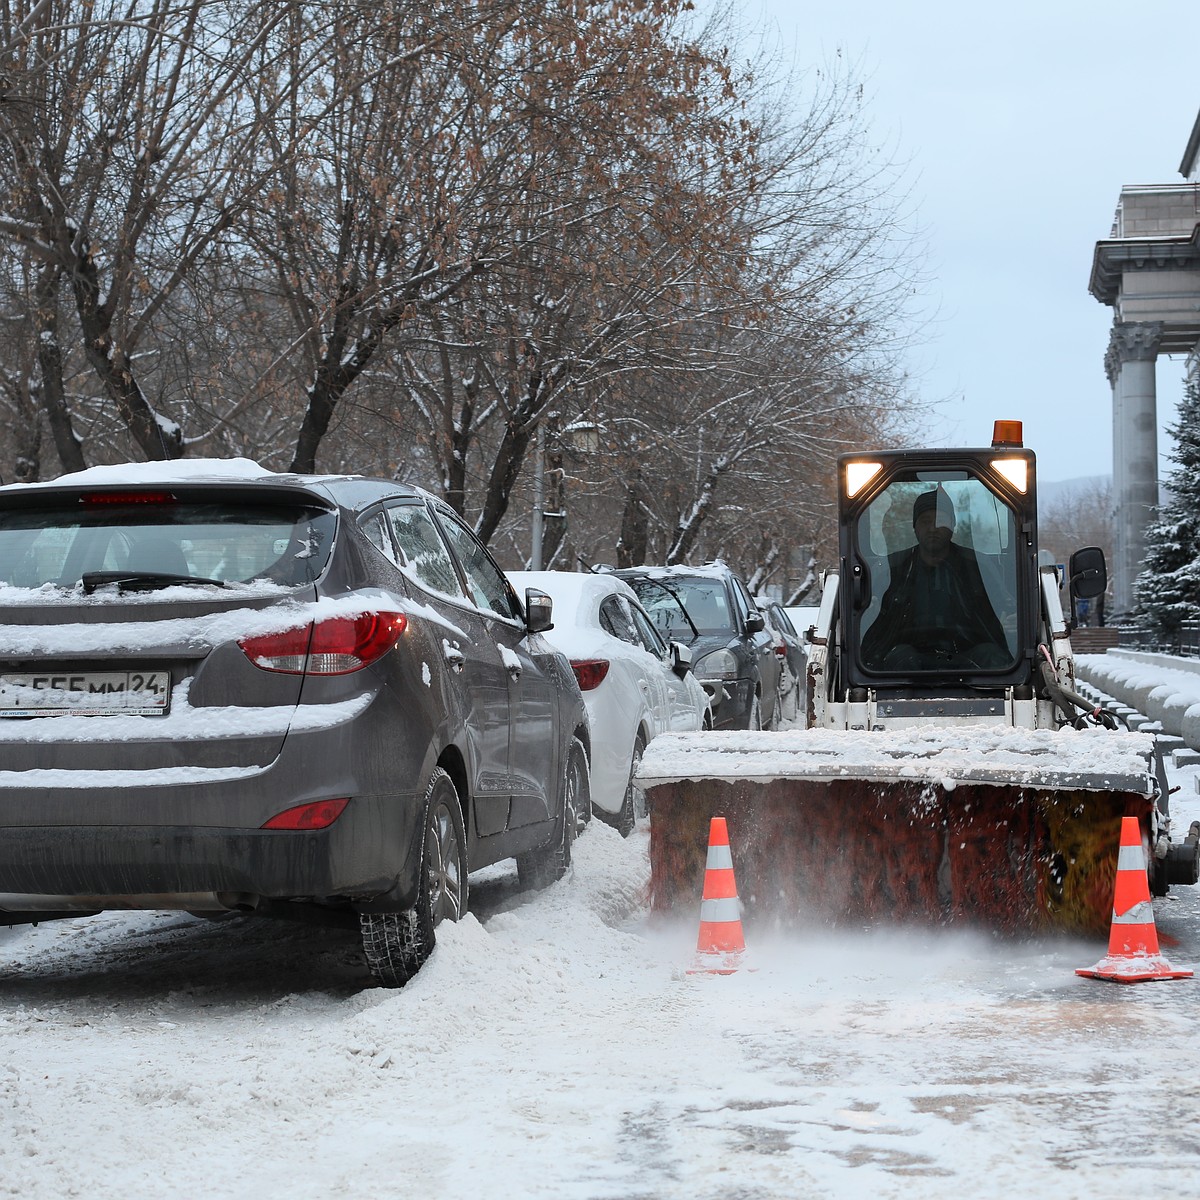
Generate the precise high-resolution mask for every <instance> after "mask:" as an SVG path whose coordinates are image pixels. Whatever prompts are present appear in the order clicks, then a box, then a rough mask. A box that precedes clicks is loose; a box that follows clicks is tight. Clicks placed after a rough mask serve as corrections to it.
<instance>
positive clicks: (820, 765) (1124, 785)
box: [638, 725, 1154, 795]
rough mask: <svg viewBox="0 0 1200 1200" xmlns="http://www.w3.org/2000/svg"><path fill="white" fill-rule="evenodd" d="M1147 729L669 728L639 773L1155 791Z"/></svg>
mask: <svg viewBox="0 0 1200 1200" xmlns="http://www.w3.org/2000/svg"><path fill="white" fill-rule="evenodd" d="M1153 749H1154V742H1153V739H1152V738H1151V737H1150V736H1149V735H1148V734H1143V733H1129V732H1126V731H1124V730H1106V729H1099V728H1096V729H1083V730H1075V729H1064V730H1049V729H1042V730H1029V729H1012V728H1009V727H1007V726H1005V727H993V726H982V725H977V726H957V727H950V728H940V729H901V730H878V731H868V730H863V731H856V730H840V729H839V730H832V729H800V730H785V731H782V732H748V731H728V732H726V731H721V732H712V731H708V732H704V733H675V734H663V735H662V736H660V737H657V738H655V739H654V741H653V742H652V743H651V744H650V746H648V747H647V749H646V756H645V758H644V759H643V760H642V765H641V767H640V769H639V771H638V778H639V779H640V780H641V781H642V783H643V784H644V785H645V786H647V787H648V786H652V785H653V784H655V783H669V782H673V781H675V780H680V779H710V778H734V779H754V780H769V779H815V780H834V779H842V778H862V779H879V780H912V781H913V782H917V783H929V784H933V785H938V786H942V787H945V788H947V789H948V790H949V789H952V788H953V787H954V786H955V784H956V783H972V782H974V783H999V784H1010V785H1014V786H1021V785H1028V786H1038V785H1041V784H1045V783H1049V784H1051V785H1052V786H1057V787H1087V788H1096V787H1108V788H1112V789H1113V790H1117V791H1134V792H1138V793H1140V794H1142V795H1150V794H1151V792H1152V791H1153V779H1152V777H1151V776H1150V774H1149V762H1150V757H1151V755H1152V753H1153Z"/></svg>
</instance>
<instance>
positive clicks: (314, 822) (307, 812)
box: [261, 796, 350, 829]
mask: <svg viewBox="0 0 1200 1200" xmlns="http://www.w3.org/2000/svg"><path fill="white" fill-rule="evenodd" d="M349 803H350V798H349V797H348V796H347V797H346V798H345V799H341V800H314V801H313V802H312V803H311V804H298V805H296V807H295V808H285V809H284V810H283V812H281V813H276V814H275V815H274V816H273V817H272V818H271V819H270V820H269V821H267V822H266V824H264V825H263V826H262V827H261V828H263V829H328V828H329V826H330V825H332V824H333V823H334V821H336V820H337V819H338V817H340V816H341V815H342V813H344V812H345V811H346V805H347V804H349Z"/></svg>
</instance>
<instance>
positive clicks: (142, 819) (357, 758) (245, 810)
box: [0, 709, 429, 912]
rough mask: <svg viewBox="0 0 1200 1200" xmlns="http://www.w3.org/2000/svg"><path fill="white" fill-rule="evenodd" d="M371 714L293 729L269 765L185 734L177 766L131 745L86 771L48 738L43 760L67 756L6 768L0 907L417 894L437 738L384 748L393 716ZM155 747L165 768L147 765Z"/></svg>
mask: <svg viewBox="0 0 1200 1200" xmlns="http://www.w3.org/2000/svg"><path fill="white" fill-rule="evenodd" d="M381 711H382V712H383V713H384V715H386V714H387V712H388V710H387V709H383V710H381ZM367 716H368V714H367V713H361V712H358V713H356V714H355V717H354V719H351V720H347V721H344V722H341V723H333V724H328V725H324V726H322V727H317V728H307V729H304V730H302V731H300V730H294V731H293V732H291V733H289V734H288V735H287V737H286V739H285V740H284V744H283V747H282V749H281V751H280V753H279V756H278V757H277V758H276V759H274V760H273V761H271V762H269V763H267V764H265V765H260V766H250V765H245V764H244V763H243V762H241V761H238V759H237V758H236V757H234V761H233V762H232V763H230V762H228V760H227V761H226V763H225V764H224V765H218V755H219V754H220V750H221V745H220V744H219V743H212V742H209V743H202V744H199V745H197V744H189V743H182V744H179V745H178V746H177V748H176V754H177V758H176V764H177V765H174V766H168V765H165V764H163V763H162V762H161V755H162V754H163V750H162V749H161V748H157V749H156V748H155V747H154V746H149V747H148V746H146V745H142V746H138V745H136V744H133V743H129V744H128V746H127V748H125V749H119V747H114V751H113V754H112V755H110V756H109V757H108V758H107V760H106V764H105V765H106V766H108V767H109V768H110V769H108V770H96V769H91V770H88V769H85V768H84V767H83V765H82V763H80V762H79V760H78V758H77V757H73V755H72V753H71V751H72V747H70V746H63V747H61V748H60V747H59V746H57V745H54V744H43V746H42V753H43V755H44V757H43V762H47V763H54V762H59V763H61V762H63V761H66V762H67V763H69V764H70V765H69V767H65V768H64V767H61V766H60V767H53V766H46V767H44V768H42V769H37V770H31V771H25V772H7V771H3V770H0V909H3V910H5V911H8V912H14V911H24V910H27V911H39V910H41V911H53V910H58V909H66V910H70V909H76V908H78V909H86V910H89V911H90V910H94V909H105V908H189V909H204V908H220V907H228V906H227V905H223V904H222V903H220V902H218V901H217V900H215V899H213V897H215V896H216V895H217V894H218V893H220V894H223V895H224V894H230V895H237V896H243V897H258V898H260V899H293V898H294V899H311V900H343V899H350V900H360V899H361V900H366V899H369V898H371V897H375V896H378V895H380V894H382V893H387V894H389V896H390V898H392V899H394V900H395V902H396V905H395V906H396V907H408V906H410V905H411V903H412V902H413V901H414V899H415V895H416V882H417V878H418V870H419V857H420V848H421V838H420V836H419V830H420V822H421V812H420V807H421V803H422V799H423V790H419V789H420V783H419V781H420V779H421V778H422V777H423V774H422V773H423V772H424V771H425V770H426V767H427V764H425V763H423V762H422V761H420V757H419V756H420V755H421V754H423V753H424V754H427V753H428V750H429V747H428V742H427V741H426V740H425V739H426V738H427V736H428V735H427V733H426V732H425V731H421V732H420V733H419V734H418V736H416V737H414V738H412V739H406V738H405V737H404V736H403V735H402V734H400V735H396V734H393V736H392V738H391V740H390V741H389V742H387V743H385V744H386V745H387V746H388V752H387V753H386V754H384V755H381V753H380V750H379V747H380V745H381V737H380V733H379V725H378V724H377V722H376V721H374V720H369V719H366V718H367ZM88 719H90V720H94V719H95V718H88ZM54 720H59V718H54ZM64 728H66V727H64ZM391 728H392V729H393V730H396V729H398V728H399V729H403V728H404V727H403V726H402V725H399V724H398V723H397V722H392V723H391ZM18 732H19V730H13V731H12V732H11V733H10V737H13V738H15V736H16V734H17V733H18ZM406 742H407V744H406ZM118 750H119V752H118ZM147 750H151V751H154V752H155V753H156V754H157V755H158V756H159V757H157V758H153V757H152V761H153V762H155V763H156V765H154V766H152V767H150V768H148V769H141V770H139V769H137V768H136V766H135V765H134V764H135V763H138V762H139V760H141V761H144V757H143V755H145V757H151V756H150V755H149V754H145V752H146V751H147ZM201 763H203V764H204V765H198V764H201ZM397 785H399V787H397ZM342 798H347V799H348V800H349V803H348V804H347V806H346V808H345V810H344V811H343V812H342V814H341V815H340V816H339V817H338V818H337V820H335V821H334V822H333V823H332V824H331V825H329V826H328V827H326V828H324V829H319V830H290V829H283V830H267V829H263V828H262V827H263V825H265V824H266V823H267V822H268V821H269V820H270V819H271V818H272V817H275V816H277V815H278V814H279V813H281V812H284V811H285V810H287V809H289V808H293V807H296V806H298V805H302V804H305V803H309V802H313V801H320V800H331V799H342ZM39 897H41V898H42V899H39ZM205 897H207V898H208V899H207V902H206V901H205ZM71 898H75V899H71ZM63 901H69V902H68V903H62V902H63ZM246 906H249V902H247V904H239V905H236V906H235V907H246Z"/></svg>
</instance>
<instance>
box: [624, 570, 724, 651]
mask: <svg viewBox="0 0 1200 1200" xmlns="http://www.w3.org/2000/svg"><path fill="white" fill-rule="evenodd" d="M628 582H629V583H630V584H631V585H632V586H633V590H634V591H635V592H637V597H638V599H639V600H640V601H641V602H642V607H643V608H644V609H645V610H646V612H647V613H648V614H649V616H650V619H651V620H652V621H653V622H654V626H655V628H656V629H657V630H658V632H659V633H660V634H662V636H663V637H664V638H666V639H668V640H670V639H671V638H678V637H683V638H684V639H685V640H687V641H690V640H691V638H692V637H693V636H694V634H693V630H692V626H695V632H697V633H699V634H711V633H727V632H729V631H730V630H732V629H733V628H734V622H733V616H732V614H731V613H730V611H729V597H728V593H727V592H726V591H725V584H724V583H723V582H722V580H720V579H717V578H710V577H708V576H694V577H680V576H671V577H669V578H666V579H653V578H649V577H643V578H634V579H630V580H629V581H628ZM681 608H682V609H683V610H684V611H686V614H687V615H686V616H685V615H684V612H682V611H680V610H681ZM689 618H690V620H689Z"/></svg>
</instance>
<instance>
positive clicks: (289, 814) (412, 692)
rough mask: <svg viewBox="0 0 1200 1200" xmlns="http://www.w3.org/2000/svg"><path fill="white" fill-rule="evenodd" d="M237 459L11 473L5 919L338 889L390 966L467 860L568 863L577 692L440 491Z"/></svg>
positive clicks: (2, 702)
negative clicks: (36, 480) (55, 473)
mask: <svg viewBox="0 0 1200 1200" xmlns="http://www.w3.org/2000/svg"><path fill="white" fill-rule="evenodd" d="M239 461H244V460H239ZM252 466H253V464H245V465H244V466H238V465H236V464H227V463H223V462H219V461H210V462H206V463H199V464H198V463H195V462H190V463H187V462H185V463H180V464H175V465H174V466H172V465H170V464H163V465H156V466H155V467H154V468H153V469H151V468H150V464H139V465H131V466H127V467H125V468H96V469H93V470H91V471H85V472H82V473H80V474H78V475H75V476H70V477H66V478H64V479H62V480H59V481H56V482H55V483H54V484H50V485H15V486H11V487H5V488H0V754H2V755H3V762H4V770H3V771H2V772H0V924H9V925H13V924H21V923H26V922H33V921H45V920H50V919H54V918H61V917H72V916H78V915H80V914H82V913H91V912H96V911H100V910H103V909H110V908H121V909H157V908H175V909H183V910H186V911H190V912H194V913H199V914H218V913H223V912H229V911H231V910H232V911H242V912H257V913H260V914H268V915H270V914H277V915H293V916H299V915H308V916H313V915H320V916H329V917H334V918H340V919H345V918H346V916H347V915H349V916H350V917H352V919H354V920H355V921H356V923H357V924H358V925H359V927H360V929H361V933H362V942H363V948H364V951H365V955H366V959H367V963H368V965H369V967H370V969H371V970H372V972H373V973H374V974H375V975H376V977H377V978H378V979H379V980H380V981H381V982H382V983H384V984H388V985H399V984H402V983H404V982H405V981H406V980H407V979H408V978H410V977H411V976H412V975H413V974H414V973H415V972H416V971H417V970H418V968H419V967H420V966H421V964H422V963H423V962H424V961H425V959H426V958H427V957H428V955H429V953H430V951H431V950H432V947H433V942H434V930H435V928H436V926H437V925H438V923H439V922H440V921H442V920H455V919H457V918H458V917H459V916H461V915H462V913H463V912H464V911H465V909H466V904H467V891H468V889H467V874H468V872H469V871H472V870H474V869H476V868H478V867H482V866H484V865H486V864H490V863H494V862H497V861H498V860H500V859H504V858H508V857H512V856H515V858H516V862H517V870H518V874H519V877H520V880H521V881H522V882H523V883H524V884H526V885H528V886H533V887H537V886H541V885H544V884H546V883H548V882H549V881H551V880H553V879H555V878H557V877H558V876H560V875H562V874H563V873H564V871H565V870H566V868H567V865H568V864H569V861H570V855H571V846H572V841H573V839H574V837H575V833H576V831H577V829H578V827H579V824H580V822H581V821H582V820H583V819H584V818H585V817H586V815H587V812H588V808H589V806H588V799H587V797H588V762H587V757H588V754H589V739H588V726H587V716H586V713H585V710H584V707H583V701H582V698H581V696H580V693H579V688H578V685H577V683H576V681H575V676H574V674H573V672H572V671H571V667H570V664H569V663H568V662H567V661H566V659H565V658H563V656H562V655H561V654H560V653H558V652H557V651H555V650H554V649H553V648H552V647H551V646H550V645H549V643H548V642H546V641H545V640H544V639H543V638H542V637H541V636H540V634H541V631H543V630H545V629H548V628H550V619H551V611H550V601H549V598H548V597H546V596H545V595H542V594H539V593H537V592H535V591H533V590H530V592H528V593H527V596H526V602H525V603H524V604H523V603H522V601H521V600H520V599H519V598H518V597H517V595H516V593H515V592H514V591H513V589H512V587H511V586H510V585H509V583H508V581H507V580H506V578H505V576H504V574H503V573H502V572H501V570H500V569H499V567H498V566H497V565H496V564H495V563H494V562H493V561H492V559H491V558H490V556H489V555H488V553H487V551H486V550H485V549H484V547H483V546H482V545H481V544H480V542H479V541H478V540H477V539H476V537H475V535H474V534H473V533H472V532H471V530H470V529H469V528H468V527H467V526H466V525H465V524H464V523H463V521H462V520H460V519H459V517H458V516H456V515H455V513H454V512H453V511H451V510H450V509H449V508H448V507H447V506H446V505H444V504H442V503H441V502H440V501H438V500H437V499H435V498H434V497H432V496H430V495H428V494H426V493H423V492H421V491H419V490H416V489H414V488H412V487H407V486H403V485H400V484H396V483H391V482H387V481H384V480H373V479H365V478H361V477H303V476H281V475H273V474H269V473H266V472H263V471H261V469H259V468H256V467H255V468H254V469H253V470H250V469H249V468H250V467H252ZM129 480H137V481H138V482H129Z"/></svg>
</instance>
